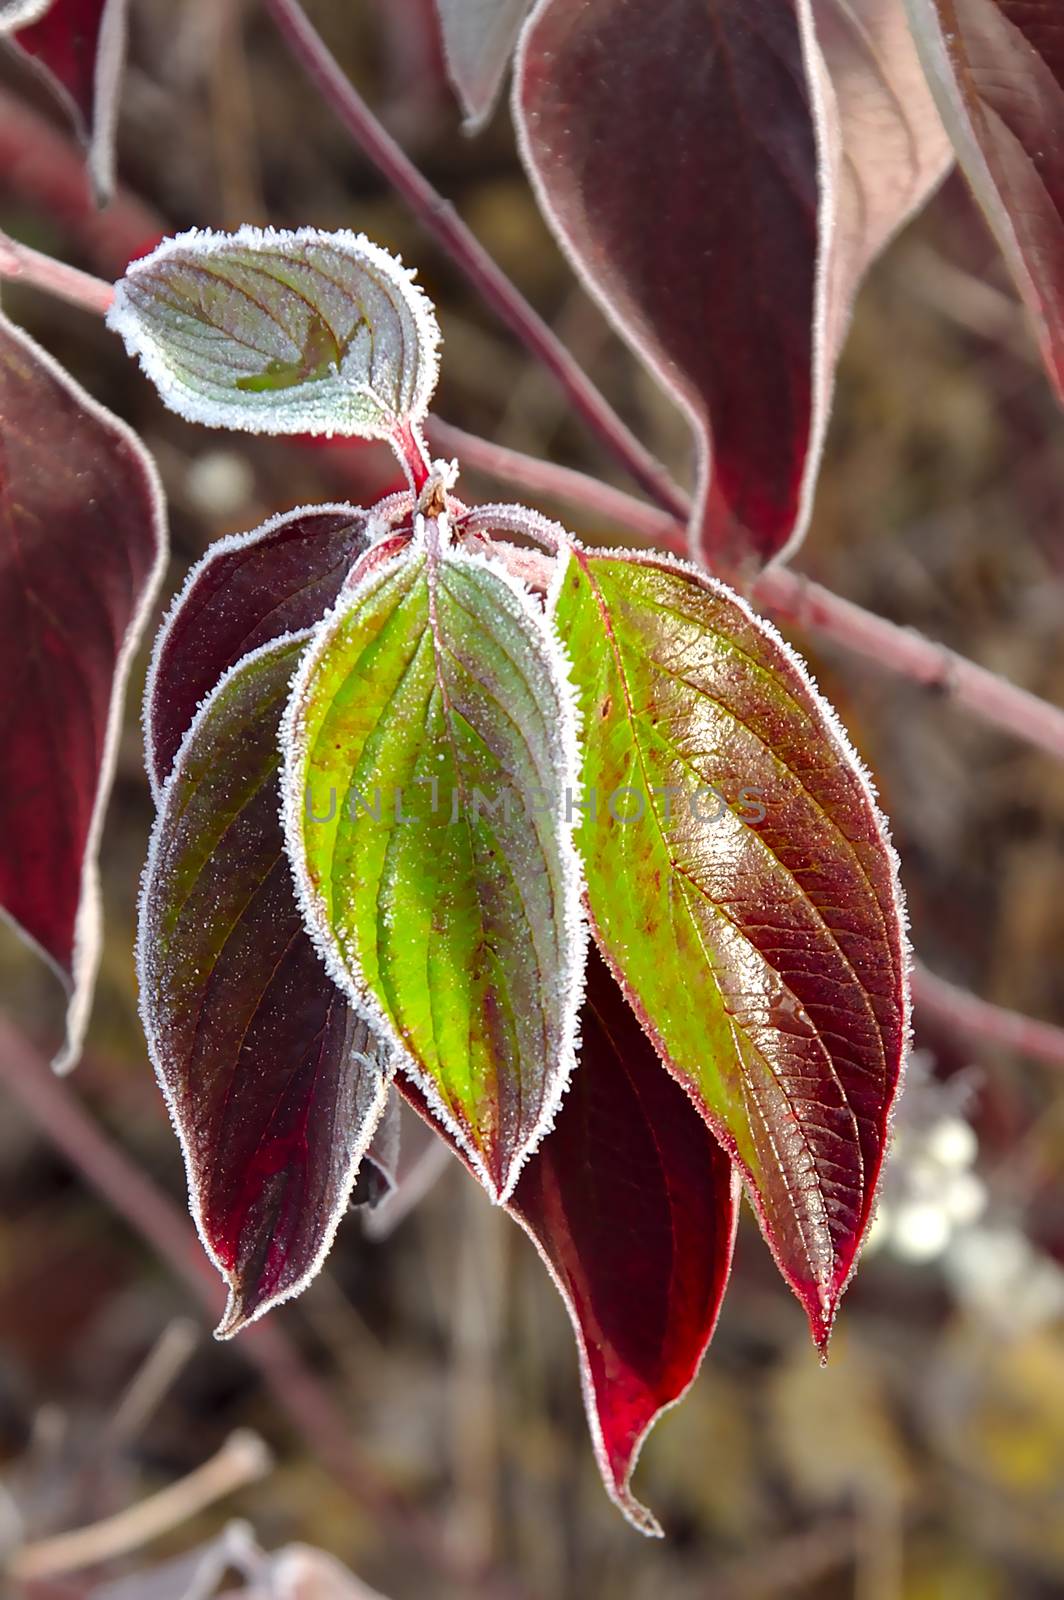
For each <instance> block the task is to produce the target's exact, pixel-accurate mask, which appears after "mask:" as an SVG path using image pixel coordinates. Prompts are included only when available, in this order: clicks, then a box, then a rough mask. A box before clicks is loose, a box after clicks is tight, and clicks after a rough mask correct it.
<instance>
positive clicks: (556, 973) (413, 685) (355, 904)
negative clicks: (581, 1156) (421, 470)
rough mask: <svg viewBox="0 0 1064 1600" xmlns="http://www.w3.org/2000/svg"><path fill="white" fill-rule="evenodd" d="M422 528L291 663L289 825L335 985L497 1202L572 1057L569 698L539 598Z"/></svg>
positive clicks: (546, 1119) (575, 936) (576, 929)
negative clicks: (393, 1049)
mask: <svg viewBox="0 0 1064 1600" xmlns="http://www.w3.org/2000/svg"><path fill="white" fill-rule="evenodd" d="M421 526H422V529H423V531H424V537H423V538H422V539H421V540H420V541H419V542H418V543H417V544H415V545H414V546H412V547H411V548H410V550H409V551H408V552H406V553H405V554H403V555H401V556H399V557H397V558H394V559H392V560H391V561H388V562H387V563H385V564H384V565H383V566H381V567H379V568H378V569H377V570H375V571H373V572H372V573H371V574H370V575H369V576H368V578H367V579H366V580H365V581H364V582H363V583H361V584H360V585H358V586H356V587H355V588H353V589H352V590H351V591H350V592H349V593H347V594H346V595H345V596H343V597H342V598H341V600H340V602H339V604H338V606H337V608H336V610H335V611H334V612H333V613H332V615H331V616H330V617H329V618H328V619H327V621H326V622H325V623H324V624H323V626H322V627H321V628H320V629H319V630H318V632H317V634H316V635H315V638H314V642H313V644H312V646H311V648H310V650H309V651H308V653H307V656H306V658H305V660H304V662H303V664H302V666H301V668H300V672H299V676H298V678H297V680H296V682H295V685H294V687H293V694H292V702H291V707H290V714H289V718H288V723H287V727H286V731H285V740H286V745H287V748H288V755H287V762H286V775H285V780H284V790H285V812H286V815H285V829H286V835H287V839H288V848H289V852H290V855H291V857H292V861H293V865H294V868H295V873H296V878H297V881H298V882H299V883H300V885H301V890H302V894H303V897H304V903H305V910H306V914H307V925H308V927H309V928H310V930H311V932H312V934H313V935H314V937H315V939H316V940H317V942H318V943H319V945H320V947H321V949H322V951H323V953H324V955H325V957H326V959H327V961H328V963H329V968H330V971H331V972H332V974H333V976H334V978H335V980H336V982H337V983H339V984H342V985H343V986H344V987H345V988H346V989H347V990H348V992H349V993H350V994H351V995H352V997H353V999H354V1001H355V1003H356V1005H359V1006H361V1007H363V1008H364V1009H365V1011H366V1012H367V1014H368V1015H369V1016H370V1017H371V1018H372V1019H374V1020H375V1021H376V1022H378V1023H379V1024H380V1026H381V1027H382V1028H387V1029H389V1030H390V1031H391V1032H392V1034H393V1035H394V1036H395V1037H396V1038H397V1039H398V1040H399V1042H400V1043H401V1045H402V1047H403V1049H404V1051H405V1052H406V1061H405V1066H406V1068H407V1070H408V1071H409V1072H410V1073H411V1074H412V1075H413V1077H414V1078H415V1079H416V1081H417V1082H418V1083H419V1085H420V1086H421V1087H422V1088H423V1089H424V1090H425V1092H426V1094H427V1095H428V1097H429V1100H430V1102H431V1103H432V1105H433V1106H434V1108H435V1109H437V1110H438V1111H439V1112H440V1113H441V1115H442V1116H443V1117H444V1119H445V1120H446V1122H447V1123H448V1125H449V1126H451V1127H452V1128H453V1129H454V1130H455V1131H456V1133H457V1136H458V1137H459V1139H460V1140H461V1142H462V1143H463V1145H464V1147H465V1148H466V1149H467V1151H468V1152H469V1154H470V1157H471V1159H472V1161H473V1163H474V1165H475V1167H476V1168H477V1171H478V1172H479V1174H480V1176H481V1177H482V1179H483V1181H484V1183H485V1186H486V1187H487V1188H488V1190H489V1193H491V1194H492V1195H493V1196H494V1197H496V1198H498V1197H500V1196H505V1195H507V1194H509V1193H510V1191H511V1189H512V1187H513V1184H514V1183H515V1181H516V1179H517V1175H518V1173H519V1171H520V1168H521V1164H522V1162H523V1161H524V1159H525V1157H526V1156H527V1154H528V1152H529V1151H530V1150H532V1149H534V1148H535V1145H536V1144H537V1143H538V1141H539V1139H540V1138H541V1137H542V1135H543V1133H544V1132H545V1131H546V1129H547V1128H548V1127H549V1126H550V1123H551V1120H552V1117H553V1115H554V1112H555V1110H556V1108H557V1105H558V1101H559V1099H560V1097H561V1094H562V1092H563V1090H564V1087H565V1083H566V1081H567V1078H568V1075H569V1070H570V1067H571V1063H572V1051H573V1030H574V1025H575V1020H576V1009H577V1005H578V1000H579V989H580V981H581V973H582V967H583V954H584V936H583V928H582V925H581V920H580V913H579V892H580V891H579V872H578V868H577V862H576V857H575V854H574V852H573V849H572V844H571V826H570V823H569V821H568V820H567V818H566V798H567V793H568V791H569V790H570V789H571V786H572V784H573V782H574V781H575V768H576V753H575V738H574V730H573V723H572V709H571V705H570V699H569V691H568V686H567V684H566V682H565V681H564V677H563V673H564V668H563V664H562V663H561V661H560V659H559V658H558V656H557V653H556V650H555V648H554V647H553V646H552V644H551V642H550V640H549V637H548V634H547V631H546V627H545V624H544V622H543V619H542V614H541V612H540V611H539V610H538V608H537V607H536V605H535V602H533V601H532V600H530V599H529V598H528V597H527V596H526V594H525V593H524V591H523V590H522V589H521V588H520V586H519V585H518V584H517V583H516V582H515V581H514V580H512V579H510V578H508V577H507V575H506V574H505V573H504V572H502V571H501V570H499V569H497V568H495V567H493V566H491V565H489V564H488V563H486V562H485V561H484V560H483V559H481V558H479V557H475V556H472V555H469V554H468V553H465V552H460V551H458V550H455V549H452V548H449V547H446V546H445V547H444V548H442V549H441V548H439V546H438V544H437V542H436V530H437V528H440V529H443V528H444V527H445V524H444V523H441V524H439V525H437V524H436V523H435V522H430V523H429V524H428V526H427V529H425V525H424V524H422V525H421ZM526 808H528V810H527V813H526Z"/></svg>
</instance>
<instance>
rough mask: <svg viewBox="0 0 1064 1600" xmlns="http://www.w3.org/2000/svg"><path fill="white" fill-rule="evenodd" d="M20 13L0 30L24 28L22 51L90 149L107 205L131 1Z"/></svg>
mask: <svg viewBox="0 0 1064 1600" xmlns="http://www.w3.org/2000/svg"><path fill="white" fill-rule="evenodd" d="M14 9H15V20H14V22H13V23H12V22H11V21H9V20H7V19H5V18H4V17H0V27H5V26H6V27H8V28H10V27H12V26H14V27H16V28H18V29H19V31H18V33H17V35H16V37H15V43H16V45H17V47H18V48H19V50H21V51H22V52H23V53H24V54H25V55H26V56H27V57H28V58H29V59H30V61H31V62H32V63H33V65H34V66H35V67H36V68H37V70H38V71H39V72H40V74H41V76H42V77H43V78H44V80H45V81H46V82H47V84H48V85H49V87H50V88H51V90H52V92H53V93H54V94H55V95H57V97H58V98H59V100H60V101H61V102H62V104H63V106H64V108H65V109H66V111H67V113H68V115H69V116H70V118H71V120H72V122H73V124H74V127H75V128H76V130H77V133H78V136H79V138H80V139H81V140H82V141H83V143H84V144H85V145H87V147H88V151H89V176H90V178H91V180H92V185H93V189H94V190H95V193H96V198H97V201H98V203H99V204H100V205H105V204H106V203H107V201H108V200H109V199H110V197H111V193H112V191H113V189H114V177H115V128H116V123H117V120H118V97H119V90H120V88H121V82H122V74H123V71H124V69H125V59H126V26H127V13H128V10H129V0H52V3H51V4H49V5H45V6H41V5H36V6H33V5H32V4H31V5H29V6H24V7H22V8H20V7H18V6H17V5H16V6H15V8H14ZM20 11H21V15H22V22H21V23H20V22H19V20H18V18H19V14H20Z"/></svg>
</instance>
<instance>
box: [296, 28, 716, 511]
mask: <svg viewBox="0 0 1064 1600" xmlns="http://www.w3.org/2000/svg"><path fill="white" fill-rule="evenodd" d="M266 9H267V10H268V11H269V12H270V14H271V16H272V17H273V20H274V22H275V23H276V24H277V27H278V30H279V31H280V33H281V35H282V37H283V39H284V41H285V43H286V45H287V46H288V49H289V51H290V52H291V54H292V56H293V58H294V59H295V60H296V61H298V63H299V65H300V66H301V67H302V68H303V70H304V71H305V72H306V74H307V76H308V77H309V78H310V80H311V82H312V83H313V84H314V85H315V87H316V88H317V89H319V90H320V92H321V94H322V97H323V98H324V99H325V100H326V101H327V102H328V104H329V105H330V106H331V107H332V108H333V110H334V111H335V113H336V115H337V116H338V117H339V119H340V121H341V122H342V123H343V124H344V126H345V128H347V130H348V132H349V133H350V134H351V137H352V138H353V139H354V141H355V143H356V144H357V145H358V147H359V149H360V150H361V151H362V153H363V155H364V156H365V157H366V159H367V160H368V161H371V162H372V163H373V165H374V166H375V167H376V168H377V171H378V172H379V173H380V174H381V175H382V177H384V178H385V179H387V181H388V182H389V183H390V184H391V186H392V188H393V189H395V190H396V191H397V193H399V194H401V195H402V196H403V199H404V200H406V202H407V204H408V205H409V206H410V208H411V210H412V211H413V212H414V214H415V215H416V217H417V218H418V220H419V221H420V222H421V224H422V226H423V227H424V228H425V230H426V232H428V233H430V234H431V235H432V237H433V238H434V239H435V240H436V241H437V243H438V244H439V245H440V247H441V248H442V249H443V250H445V251H446V253H447V254H448V256H449V257H450V258H451V260H452V261H454V262H455V264H456V265H457V266H458V267H459V268H460V269H461V270H462V272H464V274H465V275H466V277H467V278H468V279H469V282H470V283H471V284H472V285H473V287H474V288H475V289H476V290H477V292H478V293H479V294H480V295H481V296H482V297H483V299H484V301H485V303H486V304H487V305H490V306H491V308H492V309H493V310H494V311H495V312H496V314H497V315H498V316H499V317H500V318H501V319H502V321H503V322H505V323H506V325H507V326H508V327H509V328H510V329H511V330H512V331H513V332H514V333H515V334H516V335H517V337H518V339H520V340H521V342H522V344H524V345H525V347H526V348H527V349H528V350H529V351H530V352H531V353H532V354H533V355H534V356H535V357H536V358H537V360H539V361H540V362H542V364H543V365H544V366H545V367H546V368H547V370H548V371H549V372H552V373H553V374H554V376H555V378H557V380H558V382H559V384H560V385H561V387H562V389H563V390H564V391H565V394H566V395H567V397H568V399H569V403H570V405H571V406H572V408H573V410H574V411H575V412H577V414H578V415H579V416H581V417H583V419H584V421H585V422H586V423H587V424H588V426H589V427H590V428H591V429H592V430H593V431H594V432H595V433H596V434H597V435H598V437H599V438H600V439H601V440H602V442H603V444H604V445H605V446H606V448H607V449H608V450H609V451H610V452H611V454H612V455H613V456H614V457H615V458H616V460H617V461H619V462H620V463H621V464H622V466H624V467H625V469H626V470H627V471H628V472H630V473H631V475H632V478H633V479H634V481H635V482H636V483H638V484H639V485H640V486H641V487H642V488H643V489H644V490H645V491H646V492H647V494H649V495H650V496H651V497H652V499H654V500H656V501H657V502H658V503H659V504H660V505H663V506H665V507H666V508H667V509H668V510H670V511H672V512H674V513H675V514H676V515H677V516H682V515H684V511H683V497H682V495H681V494H680V491H679V490H678V489H677V487H676V485H675V484H674V483H673V482H672V480H671V478H670V477H669V475H668V473H667V472H666V471H665V468H664V467H663V466H662V465H661V463H660V462H659V461H655V459H654V457H653V456H652V455H651V454H650V453H649V451H647V450H646V449H645V448H644V447H643V445H641V444H640V442H639V440H638V439H637V438H636V437H635V434H634V433H632V431H631V429H630V428H629V427H628V426H627V425H626V423H624V422H623V421H622V420H621V418H620V417H619V416H618V415H617V413H616V411H615V410H614V409H613V407H612V406H611V405H610V403H609V401H608V400H607V399H606V397H605V396H604V395H603V394H602V392H601V390H599V389H598V388H597V387H596V386H595V384H593V383H592V382H591V380H590V378H589V377H588V376H587V374H586V373H585V372H584V371H583V370H582V368H581V367H580V366H579V365H578V363H577V362H576V361H574V360H573V357H572V356H571V355H570V353H569V351H568V350H567V349H566V348H565V346H564V344H562V342H561V340H560V339H559V338H558V337H557V335H556V334H555V333H554V332H553V331H552V329H551V328H550V327H548V325H547V323H545V322H544V320H543V318H542V317H541V316H540V315H539V313H538V312H537V311H535V310H533V308H532V306H530V305H529V303H528V301H527V300H526V299H525V297H524V295H522V294H521V292H520V290H519V289H517V288H516V286H515V285H514V284H513V283H511V281H510V279H509V278H508V277H507V276H506V274H505V272H503V271H502V269H501V268H500V267H499V266H498V265H497V264H496V263H495V262H494V261H493V260H492V258H491V256H489V255H488V252H487V251H486V250H485V249H484V246H483V245H482V244H481V243H480V241H479V240H478V239H477V238H476V236H475V235H474V234H473V233H472V232H471V231H470V230H469V228H467V227H466V225H465V223H464V222H463V221H462V220H461V218H460V217H459V216H458V213H457V212H456V211H455V209H454V207H453V206H452V205H451V204H450V202H449V201H447V200H445V199H444V198H443V196H442V195H441V194H439V193H438V191H437V190H436V189H434V188H433V187H432V184H431V183H429V181H428V179H427V178H426V177H425V176H424V175H423V174H422V173H421V172H420V171H419V170H418V168H417V167H416V166H415V165H414V163H413V162H412V161H411V160H410V159H409V157H408V156H407V155H405V154H404V152H403V151H402V150H401V149H400V147H399V145H397V144H396V142H395V140H394V139H393V138H392V136H391V134H390V133H388V132H387V130H386V129H385V128H383V127H382V126H381V124H380V123H379V122H378V121H377V118H376V117H375V116H374V115H373V112H372V111H371V110H370V108H369V106H367V104H366V102H365V101H364V100H363V99H362V96H361V95H360V94H359V93H358V91H357V89H356V88H355V87H354V85H353V84H352V83H351V82H350V81H349V80H348V78H347V76H346V74H345V73H344V72H343V71H341V69H340V67H339V66H338V65H337V63H336V61H335V59H334V57H333V55H332V53H331V51H330V50H329V48H328V46H327V45H326V44H325V42H324V40H323V39H322V38H321V35H320V34H319V33H318V32H317V31H316V30H315V28H314V27H313V26H312V24H311V22H310V20H309V18H308V17H307V15H306V12H305V11H304V10H303V7H302V6H301V5H300V4H299V3H298V0H266Z"/></svg>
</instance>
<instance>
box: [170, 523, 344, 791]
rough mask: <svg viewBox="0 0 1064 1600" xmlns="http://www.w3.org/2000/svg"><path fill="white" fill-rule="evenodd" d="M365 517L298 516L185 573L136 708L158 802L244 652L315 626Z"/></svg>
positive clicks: (235, 542)
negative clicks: (181, 749) (187, 741)
mask: <svg viewBox="0 0 1064 1600" xmlns="http://www.w3.org/2000/svg"><path fill="white" fill-rule="evenodd" d="M372 515H373V513H370V512H366V511H363V510H359V509H356V507H354V506H343V505H340V506H303V507H301V508H299V509H298V510H295V511H287V512H285V513H284V515H283V516H279V517H272V518H271V519H270V520H269V522H266V523H264V524H263V525H262V527H261V528H256V529H255V530H254V532H252V533H241V534H234V535H232V536H231V537H229V538H224V539H217V540H215V542H214V543H213V544H212V545H211V547H210V549H209V550H208V551H207V554H206V555H205V556H204V558H203V560H202V561H200V562H198V563H197V565H196V566H194V567H193V568H192V570H191V571H190V572H189V574H188V577H187V579H186V580H185V586H184V588H183V589H182V591H181V593H180V594H179V595H178V596H177V598H176V599H175V601H174V603H173V605H172V606H171V607H170V610H169V612H168V614H167V617H166V620H165V622H164V623H163V626H162V628H161V629H160V631H159V635H158V637H157V639H156V641H155V650H154V653H153V655H152V663H151V667H150V670H149V672H148V685H147V690H146V692H145V702H144V727H145V749H146V751H147V763H148V775H149V777H150V779H151V783H152V788H153V790H154V791H155V793H156V796H158V791H159V789H160V788H161V787H162V784H163V782H164V781H165V779H166V776H167V774H168V773H169V771H170V768H171V767H172V765H173V761H174V756H175V755H176V754H177V748H178V745H179V744H180V743H181V740H182V738H183V737H184V734H185V731H186V729H187V728H188V726H189V724H190V723H191V721H192V718H193V717H194V715H195V713H196V707H197V706H198V705H199V704H200V702H201V701H202V700H203V699H204V697H205V696H206V695H207V694H208V693H209V692H210V690H211V689H212V688H213V687H214V685H215V684H216V683H217V682H218V680H219V678H221V677H222V676H223V675H224V674H225V673H226V672H228V671H229V668H230V667H232V666H235V665H236V663H237V662H238V661H239V660H240V659H241V658H242V657H243V656H245V655H247V654H248V653H249V652H250V651H252V650H255V649H257V648H258V646H259V645H262V644H265V643H266V642H267V641H268V640H270V639H277V638H279V637H280V636H281V635H282V634H285V633H298V632H299V631H300V629H302V628H309V627H311V626H312V625H313V624H314V623H315V622H318V621H319V620H320V619H321V618H322V617H323V616H324V615H325V613H326V611H328V609H329V607H330V606H331V605H332V604H333V602H334V601H335V600H336V597H337V595H338V594H339V593H340V589H341V586H342V585H343V581H344V579H345V578H346V577H347V574H348V572H349V571H350V570H351V568H352V566H353V565H354V563H355V562H356V560H357V559H358V557H359V556H361V555H362V554H363V553H364V552H365V551H366V550H367V549H368V548H369V544H370V539H371V533H370V520H371V517H372Z"/></svg>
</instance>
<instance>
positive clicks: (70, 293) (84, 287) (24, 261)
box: [0, 233, 114, 317]
mask: <svg viewBox="0 0 1064 1600" xmlns="http://www.w3.org/2000/svg"><path fill="white" fill-rule="evenodd" d="M0 278H20V279H22V280H23V281H24V282H26V283H32V284H33V286H34V287H35V288H37V289H44V290H45V291H46V293H48V294H51V295H55V296H56V298H57V299H59V300H66V301H68V302H69V303H70V304H71V305H75V306H80V307H81V308H82V309H83V310H85V311H95V312H97V313H98V314H99V315H100V316H101V317H102V316H105V315H106V313H107V311H108V309H109V307H110V304H111V301H112V300H113V299H114V290H113V289H112V287H111V285H110V284H109V283H104V281H103V279H102V278H94V277H93V276H92V275H91V273H88V272H80V271H79V270H78V268H77V267H68V266H67V265H66V263H65V262H64V261H56V260H55V259H54V257H52V256H46V255H42V254H41V252H40V251H39V250H31V249H30V247H29V245H25V244H18V243H17V242H16V240H14V239H9V238H8V236H7V234H6V233H0Z"/></svg>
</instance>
